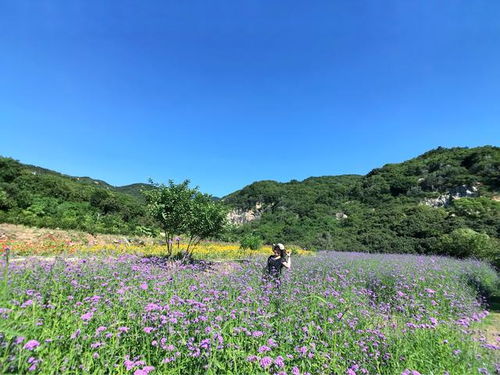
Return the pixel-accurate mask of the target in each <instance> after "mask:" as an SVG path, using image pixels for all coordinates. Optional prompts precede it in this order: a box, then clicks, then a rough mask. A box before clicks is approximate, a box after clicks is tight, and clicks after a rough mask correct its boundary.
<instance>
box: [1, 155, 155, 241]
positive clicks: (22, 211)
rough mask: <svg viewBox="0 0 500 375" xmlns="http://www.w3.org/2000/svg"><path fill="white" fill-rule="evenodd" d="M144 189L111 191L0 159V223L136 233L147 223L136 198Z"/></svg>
mask: <svg viewBox="0 0 500 375" xmlns="http://www.w3.org/2000/svg"><path fill="white" fill-rule="evenodd" d="M148 186H150V185H146V184H133V185H128V186H123V187H114V186H112V185H109V184H107V183H106V182H104V181H100V180H94V179H92V178H89V177H72V176H67V175H63V174H61V173H57V172H54V171H51V170H48V169H44V168H40V167H37V166H32V165H26V164H22V163H20V162H18V161H16V160H13V159H10V158H3V157H0V222H9V223H15V224H25V225H32V226H40V227H53V228H55V227H59V228H62V229H80V230H84V231H88V232H91V233H93V232H101V233H136V232H137V231H138V230H139V231H140V229H141V227H143V226H145V225H147V224H150V223H149V221H148V219H147V218H146V216H145V209H144V204H143V202H142V201H141V199H140V198H139V196H140V189H141V188H145V187H148Z"/></svg>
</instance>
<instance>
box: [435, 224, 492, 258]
mask: <svg viewBox="0 0 500 375" xmlns="http://www.w3.org/2000/svg"><path fill="white" fill-rule="evenodd" d="M439 249H440V251H441V252H442V253H444V254H453V255H454V256H456V257H459V258H465V257H476V258H478V259H486V260H489V261H491V262H492V263H494V264H495V265H496V266H497V267H498V266H499V265H500V264H499V255H500V251H499V247H498V241H497V240H496V239H492V238H490V236H488V235H487V234H486V233H478V232H476V231H474V230H472V229H469V228H459V229H455V230H454V231H453V232H451V233H450V234H445V235H443V236H442V237H441V239H440V243H439Z"/></svg>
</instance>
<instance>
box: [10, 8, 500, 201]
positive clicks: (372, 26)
mask: <svg viewBox="0 0 500 375" xmlns="http://www.w3.org/2000/svg"><path fill="white" fill-rule="evenodd" d="M499 14H500V2H498V1H458V0H457V1H445V2H436V1H412V2H410V1H400V0H397V1H383V2H380V1H352V0H346V1H331V0H330V1H314V2H311V1H291V0H290V1H286V2H285V1H270V0H265V1H264V0H263V1H259V0H252V1H216V0H215V1H189V2H187V1H124V0H120V1H105V2H103V1H90V0H84V1H37V2H32V1H23V0H7V1H5V0H4V1H2V2H0V48H1V50H0V51H1V57H0V134H2V137H1V138H0V155H3V156H10V157H13V158H15V159H18V160H20V161H21V162H24V163H29V164H35V165H39V166H42V167H45V168H49V169H54V170H57V171H59V172H62V173H66V174H70V175H77V176H91V177H93V178H98V179H103V180H105V181H107V182H109V183H111V184H113V185H125V184H130V183H134V182H146V181H147V179H148V178H150V177H151V178H153V179H154V180H155V181H157V182H167V181H168V179H174V180H175V181H176V182H180V181H182V180H183V179H186V178H189V179H190V180H191V181H192V184H193V185H198V186H199V187H200V189H201V190H202V191H203V192H207V193H210V194H213V195H216V196H223V195H225V194H228V193H230V192H233V191H235V190H238V189H240V188H242V187H244V186H245V185H247V184H249V183H252V182H253V181H257V180H265V179H273V180H277V181H283V182H284V181H289V180H291V179H298V180H302V179H304V178H307V177H309V176H321V175H337V174H346V173H359V174H365V173H367V172H369V171H370V170H371V169H373V168H376V167H379V166H382V165H383V164H385V163H393V162H401V161H404V160H407V159H409V158H412V157H414V156H417V155H419V154H421V153H423V152H425V151H427V150H429V149H432V148H435V147H437V146H445V147H452V146H469V147H473V146H480V145H486V144H492V145H498V144H499V140H500V22H498V15H499Z"/></svg>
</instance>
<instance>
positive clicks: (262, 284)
mask: <svg viewBox="0 0 500 375" xmlns="http://www.w3.org/2000/svg"><path fill="white" fill-rule="evenodd" d="M264 264H265V259H264V258H262V259H261V260H260V259H257V260H255V259H254V260H252V261H249V262H248V263H241V264H236V263H234V264H230V265H229V266H225V267H220V266H214V265H210V264H204V263H199V264H195V265H189V266H187V265H182V264H180V263H175V262H165V261H164V260H162V259H160V258H141V257H137V256H122V257H119V258H98V257H95V258H85V259H81V260H79V261H69V260H68V261H65V260H64V259H62V258H61V259H57V260H56V261H41V260H36V261H35V260H32V259H29V258H28V260H26V261H25V262H23V263H11V264H10V265H9V267H8V271H7V269H6V267H5V264H4V265H3V266H4V267H3V268H4V271H5V273H4V274H5V277H4V279H3V283H2V288H1V296H0V301H1V304H0V358H2V360H1V361H0V373H3V374H24V373H40V374H134V375H141V374H151V375H154V374H280V375H284V374H349V375H353V374H397V375H402V374H405V375H410V374H411V375H416V374H425V375H431V374H434V375H436V374H440V375H444V374H450V375H452V374H464V375H465V374H466V375H470V374H495V373H496V371H497V366H498V364H497V362H498V349H499V345H500V343H498V342H496V343H491V342H487V341H486V340H485V339H484V337H482V332H481V331H480V326H481V320H482V319H483V318H484V317H485V316H486V315H487V311H485V306H484V305H483V304H482V303H483V301H482V300H481V294H482V295H486V294H487V293H488V292H491V291H493V290H494V289H495V287H496V286H497V285H498V275H497V274H496V273H495V271H494V270H493V269H492V268H491V267H490V266H488V265H486V264H484V263H481V262H476V261H458V260H452V259H447V258H439V257H424V256H410V255H373V254H372V255H370V254H360V253H338V252H322V253H318V255H316V256H311V257H303V258H298V259H294V264H293V269H292V270H291V271H289V272H286V273H285V274H284V276H283V277H282V280H281V283H279V285H277V283H276V282H274V281H269V280H266V279H265V278H263V277H262V276H263V274H262V269H263V266H264Z"/></svg>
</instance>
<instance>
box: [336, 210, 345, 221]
mask: <svg viewBox="0 0 500 375" xmlns="http://www.w3.org/2000/svg"><path fill="white" fill-rule="evenodd" d="M335 218H336V219H337V220H342V219H347V215H346V214H345V213H343V212H337V213H336V214H335Z"/></svg>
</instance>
